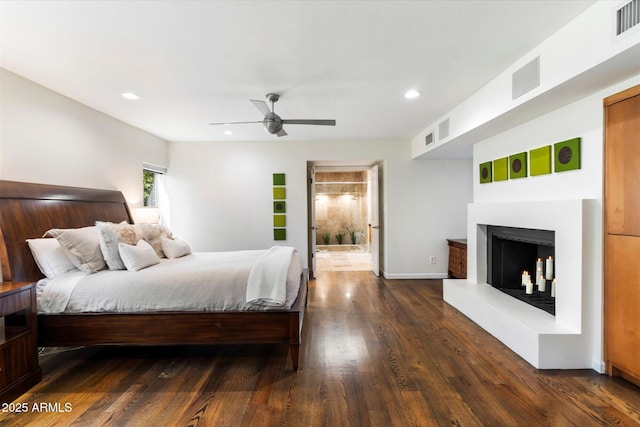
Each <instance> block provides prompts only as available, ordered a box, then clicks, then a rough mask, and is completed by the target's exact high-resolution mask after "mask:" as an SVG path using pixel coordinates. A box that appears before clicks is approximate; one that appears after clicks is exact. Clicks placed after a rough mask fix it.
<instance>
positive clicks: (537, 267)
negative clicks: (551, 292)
mask: <svg viewBox="0 0 640 427" xmlns="http://www.w3.org/2000/svg"><path fill="white" fill-rule="evenodd" d="M541 271H542V258H538V260H537V261H536V277H538V273H539V272H541Z"/></svg>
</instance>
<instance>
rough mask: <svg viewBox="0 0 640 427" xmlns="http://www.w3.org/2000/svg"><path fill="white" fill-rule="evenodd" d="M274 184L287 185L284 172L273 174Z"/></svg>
mask: <svg viewBox="0 0 640 427" xmlns="http://www.w3.org/2000/svg"><path fill="white" fill-rule="evenodd" d="M273 185H285V179H284V174H283V173H274V174H273Z"/></svg>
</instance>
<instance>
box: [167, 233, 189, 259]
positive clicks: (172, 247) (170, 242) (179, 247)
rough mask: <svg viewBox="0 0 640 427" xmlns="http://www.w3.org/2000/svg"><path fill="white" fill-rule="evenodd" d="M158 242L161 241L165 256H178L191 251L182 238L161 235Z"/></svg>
mask: <svg viewBox="0 0 640 427" xmlns="http://www.w3.org/2000/svg"><path fill="white" fill-rule="evenodd" d="M160 242H161V243H162V251H163V252H164V254H165V255H166V256H167V258H180V257H182V256H185V255H189V254H190V253H191V248H190V247H189V245H188V244H187V242H185V241H184V240H180V239H167V238H166V237H162V238H161V239H160Z"/></svg>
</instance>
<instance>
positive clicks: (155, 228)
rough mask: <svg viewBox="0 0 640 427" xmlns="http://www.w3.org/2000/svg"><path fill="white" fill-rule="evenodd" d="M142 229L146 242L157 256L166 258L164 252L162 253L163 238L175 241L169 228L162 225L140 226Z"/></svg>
mask: <svg viewBox="0 0 640 427" xmlns="http://www.w3.org/2000/svg"><path fill="white" fill-rule="evenodd" d="M140 228H142V235H143V238H144V240H146V241H147V243H149V244H150V245H151V246H152V247H153V250H154V251H156V254H157V255H158V256H159V257H160V258H164V256H165V255H164V252H163V251H162V240H161V239H162V238H163V237H164V238H165V239H173V235H172V234H171V232H170V231H169V229H168V228H167V227H165V226H164V225H161V224H140Z"/></svg>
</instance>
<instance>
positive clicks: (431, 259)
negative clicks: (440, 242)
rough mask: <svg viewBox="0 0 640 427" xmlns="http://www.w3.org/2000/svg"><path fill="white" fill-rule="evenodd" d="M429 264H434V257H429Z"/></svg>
mask: <svg viewBox="0 0 640 427" xmlns="http://www.w3.org/2000/svg"><path fill="white" fill-rule="evenodd" d="M429 262H430V263H431V264H435V263H436V257H434V256H431V257H429Z"/></svg>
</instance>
